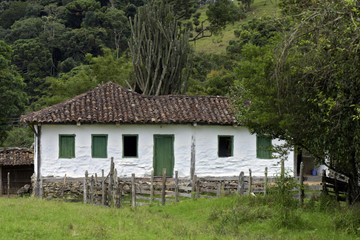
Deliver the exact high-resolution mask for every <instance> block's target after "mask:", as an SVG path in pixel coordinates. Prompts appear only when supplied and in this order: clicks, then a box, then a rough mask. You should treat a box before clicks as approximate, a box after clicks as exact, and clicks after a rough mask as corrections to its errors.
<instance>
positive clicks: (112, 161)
mask: <svg viewBox="0 0 360 240" xmlns="http://www.w3.org/2000/svg"><path fill="white" fill-rule="evenodd" d="M113 177H114V158H113V157H111V161H110V175H109V186H108V206H109V207H111V200H112V196H111V195H112V190H113Z"/></svg>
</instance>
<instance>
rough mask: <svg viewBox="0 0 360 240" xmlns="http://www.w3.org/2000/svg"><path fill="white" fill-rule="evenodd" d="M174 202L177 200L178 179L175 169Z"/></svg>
mask: <svg viewBox="0 0 360 240" xmlns="http://www.w3.org/2000/svg"><path fill="white" fill-rule="evenodd" d="M175 202H179V179H178V171H175Z"/></svg>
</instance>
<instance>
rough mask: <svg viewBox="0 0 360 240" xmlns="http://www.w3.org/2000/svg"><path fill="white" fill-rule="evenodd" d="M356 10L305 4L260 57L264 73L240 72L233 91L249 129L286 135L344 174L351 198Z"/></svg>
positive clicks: (357, 92)
mask: <svg viewBox="0 0 360 240" xmlns="http://www.w3.org/2000/svg"><path fill="white" fill-rule="evenodd" d="M359 7H360V5H359V2H357V1H351V0H350V1H325V0H319V1H316V2H312V3H311V4H309V6H306V8H305V11H302V12H301V14H300V15H298V16H293V20H294V26H293V28H292V29H291V31H290V32H289V33H288V34H286V35H285V37H284V38H283V41H282V42H281V45H280V46H279V48H278V50H277V51H276V52H275V55H272V54H269V55H270V56H271V57H270V58H269V59H268V60H267V61H263V63H264V65H263V67H262V69H263V72H264V74H263V76H259V75H258V74H255V76H257V77H248V78H246V77H244V78H242V81H241V83H240V84H239V88H238V89H239V98H238V105H239V108H240V113H239V116H240V118H241V120H242V121H243V122H245V123H246V125H247V126H249V127H250V128H251V129H252V131H253V132H257V133H260V134H265V135H269V136H271V137H279V138H281V139H285V140H287V141H288V142H289V143H292V144H294V145H297V146H300V147H302V148H303V149H306V150H308V151H309V152H310V153H311V154H312V155H314V156H315V157H316V158H317V159H318V161H319V162H321V163H323V164H326V165H327V166H328V167H329V168H331V169H334V170H335V171H337V172H340V173H342V174H344V175H346V176H348V177H349V178H350V183H351V189H350V192H351V197H352V200H356V199H357V198H358V194H359V189H358V180H359V163H360V151H359V149H360V137H359V136H360V105H359V104H360V82H359V81H360V80H359V79H360V59H359V56H360V55H359V46H360V32H359V27H360V22H359V20H358V19H359V10H358V9H359ZM242 71H243V70H242Z"/></svg>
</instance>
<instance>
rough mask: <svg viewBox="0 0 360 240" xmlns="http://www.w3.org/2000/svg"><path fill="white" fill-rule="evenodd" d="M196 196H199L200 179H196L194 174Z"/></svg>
mask: <svg viewBox="0 0 360 240" xmlns="http://www.w3.org/2000/svg"><path fill="white" fill-rule="evenodd" d="M195 184H196V196H195V197H196V198H200V180H199V179H198V177H197V176H196V182H195Z"/></svg>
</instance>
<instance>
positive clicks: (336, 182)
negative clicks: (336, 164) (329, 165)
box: [334, 173, 339, 201]
mask: <svg viewBox="0 0 360 240" xmlns="http://www.w3.org/2000/svg"><path fill="white" fill-rule="evenodd" d="M334 191H335V196H336V201H339V188H338V174H337V173H335V179H334Z"/></svg>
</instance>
